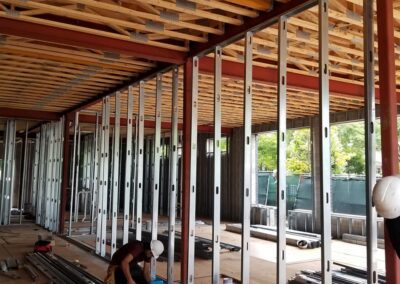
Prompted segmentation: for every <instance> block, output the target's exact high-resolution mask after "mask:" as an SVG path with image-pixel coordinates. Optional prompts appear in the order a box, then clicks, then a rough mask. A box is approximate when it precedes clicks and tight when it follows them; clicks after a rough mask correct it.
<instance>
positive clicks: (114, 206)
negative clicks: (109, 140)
mask: <svg viewBox="0 0 400 284" xmlns="http://www.w3.org/2000/svg"><path fill="white" fill-rule="evenodd" d="M120 113H121V106H120V93H119V92H117V93H116V94H115V126H114V141H113V142H114V145H113V180H112V181H113V182H112V222H111V256H112V255H113V254H114V253H115V251H116V249H117V217H118V216H117V215H118V188H119V180H118V179H119V140H120V139H119V138H120Z"/></svg>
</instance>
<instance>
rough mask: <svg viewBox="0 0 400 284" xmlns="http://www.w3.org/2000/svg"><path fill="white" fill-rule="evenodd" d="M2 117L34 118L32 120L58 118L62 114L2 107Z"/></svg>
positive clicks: (0, 111)
mask: <svg viewBox="0 0 400 284" xmlns="http://www.w3.org/2000/svg"><path fill="white" fill-rule="evenodd" d="M0 117H7V118H19V119H32V120H46V121H47V120H58V119H60V117H61V115H60V114H59V113H57V112H50V111H40V110H29V109H16V108H6V107H0Z"/></svg>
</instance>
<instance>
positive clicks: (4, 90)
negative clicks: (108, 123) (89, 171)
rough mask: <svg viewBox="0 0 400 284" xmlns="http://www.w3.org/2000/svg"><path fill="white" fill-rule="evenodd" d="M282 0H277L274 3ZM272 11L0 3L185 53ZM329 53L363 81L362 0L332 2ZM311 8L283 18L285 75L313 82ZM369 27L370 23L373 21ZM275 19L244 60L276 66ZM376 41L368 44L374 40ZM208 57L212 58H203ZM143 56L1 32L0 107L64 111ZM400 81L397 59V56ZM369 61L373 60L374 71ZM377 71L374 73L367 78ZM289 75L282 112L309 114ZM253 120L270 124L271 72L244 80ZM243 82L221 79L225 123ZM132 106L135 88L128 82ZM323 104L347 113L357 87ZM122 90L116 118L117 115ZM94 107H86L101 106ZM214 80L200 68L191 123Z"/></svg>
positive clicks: (121, 77) (203, 109) (334, 69)
mask: <svg viewBox="0 0 400 284" xmlns="http://www.w3.org/2000/svg"><path fill="white" fill-rule="evenodd" d="M279 2H284V1H279ZM394 7H395V11H394V17H395V21H396V25H399V26H400V0H396V1H394ZM269 9H273V3H272V2H269V1H261V0H246V1H239V0H225V1H221V0H219V1H208V0H191V1H187V0H171V1H167V0H163V1H159V0H145V1H139V0H129V1H127V0H126V1H125V0H122V1H121V0H120V1H113V0H101V1H95V0H56V1H49V0H24V1H19V0H0V18H9V19H17V20H18V21H22V22H25V23H26V22H28V23H32V24H42V25H45V26H52V27H58V28H62V29H66V30H72V31H78V32H84V33H87V34H93V35H100V36H104V37H107V38H113V39H119V40H123V41H128V42H137V43H141V44H145V45H147V46H149V47H159V48H163V49H166V50H173V51H179V52H189V51H190V49H191V47H192V46H194V45H196V44H202V43H206V42H207V41H208V40H209V38H210V37H214V36H220V35H223V34H224V33H225V32H226V27H227V26H229V27H232V26H239V25H242V24H243V23H244V22H245V21H246V20H248V19H250V18H256V17H258V16H259V15H260V13H262V11H266V10H269ZM329 9H330V10H329V15H330V29H329V48H330V54H329V60H330V72H331V73H330V75H331V79H334V80H335V81H337V82H344V83H347V84H352V85H357V86H362V85H363V77H364V74H363V35H362V29H363V23H362V0H331V1H330V7H329ZM317 11H318V10H317V7H314V8H311V9H309V10H307V11H305V12H302V13H300V14H298V15H297V16H295V17H292V18H290V19H289V20H288V49H287V50H288V58H287V64H288V72H290V73H292V74H299V75H302V76H307V77H310V78H313V79H315V78H316V77H317V76H318V15H317ZM375 30H376V28H375ZM277 33H278V32H277V26H276V25H274V26H272V27H268V28H266V29H264V30H262V31H260V32H257V33H256V34H255V36H254V49H253V55H254V58H253V64H254V66H257V67H260V68H269V69H272V70H276V61H277ZM395 41H396V48H395V52H396V54H398V55H399V54H400V47H399V46H400V31H398V28H397V27H396V31H395ZM243 44H244V40H243V39H242V40H239V41H237V42H235V43H233V44H230V45H229V46H226V47H224V48H223V60H225V61H226V62H236V63H243ZM375 47H377V43H376V44H375ZM208 56H210V57H212V55H208ZM157 66H158V63H157V62H155V61H152V60H146V59H143V58H139V57H135V56H132V55H127V54H120V53H115V52H105V51H104V50H99V49H96V48H91V49H88V48H84V47H79V46H74V45H66V44H60V43H52V42H49V41H39V40H36V39H32V38H28V37H24V38H22V37H18V36H10V35H1V36H0V105H1V106H2V107H8V108H16V109H26V110H30V109H33V110H43V111H53V112H59V113H63V112H66V111H68V110H70V109H73V108H74V107H76V106H77V105H79V104H82V103H83V102H86V101H89V100H90V99H92V98H95V97H96V96H98V95H100V94H104V93H107V91H108V90H113V89H114V88H115V86H119V85H121V84H123V83H124V82H126V81H129V80H131V79H132V78H135V77H140V76H141V75H143V74H145V73H147V72H149V71H150V70H154V68H155V67H157ZM396 67H397V71H398V72H396V79H397V81H398V84H399V86H400V78H399V77H400V71H399V69H400V61H399V60H396ZM377 68H378V65H377V64H376V67H375V69H376V71H377ZM182 78H183V73H182V70H180V88H179V89H180V95H179V97H180V101H179V112H180V118H181V120H182V106H183V104H182V102H183V101H182V100H183V99H182ZM378 80H379V78H378V76H376V82H378ZM163 85H164V89H163V111H162V115H163V117H164V119H165V120H167V121H169V120H170V116H171V93H170V91H171V74H170V73H166V74H164V76H163ZM300 85H301V84H299V85H297V84H296V82H293V84H289V88H288V118H289V119H295V118H297V117H304V116H309V115H315V114H317V113H318V91H317V90H315V89H305V88H302V87H301V86H300ZM253 87H254V90H253V91H254V98H253V122H254V124H260V123H269V122H274V121H276V116H277V113H276V109H277V96H276V83H273V80H271V78H265V80H257V81H255V82H254V84H253ZM242 89H243V81H242V80H240V79H237V78H232V77H227V76H224V77H223V94H222V103H223V108H222V120H223V125H224V126H226V127H235V126H239V125H241V124H242V112H243V111H242V107H243V98H242V93H243V91H242ZM154 93H155V82H154V80H149V81H148V82H147V83H146V100H145V104H146V108H145V109H146V117H147V118H148V119H149V120H153V119H154V104H155V102H154ZM134 95H135V106H134V108H135V110H134V112H135V113H136V112H137V102H138V99H137V97H138V89H137V88H135V92H134ZM330 105H331V110H332V111H333V112H339V111H346V110H351V109H357V108H361V107H363V98H362V95H360V94H349V93H348V92H343V94H341V93H340V92H339V93H338V92H335V93H332V94H331V99H330ZM125 106H126V93H123V98H122V110H123V113H122V115H125V113H126V107H125ZM100 109H101V106H100V104H95V105H92V106H90V107H89V108H87V109H86V110H85V111H86V112H88V113H94V112H96V111H100ZM212 113H213V77H212V76H211V75H210V74H209V73H204V72H203V73H201V75H200V90H199V124H204V125H211V124H212V122H213V115H212Z"/></svg>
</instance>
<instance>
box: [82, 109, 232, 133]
mask: <svg viewBox="0 0 400 284" xmlns="http://www.w3.org/2000/svg"><path fill="white" fill-rule="evenodd" d="M79 122H82V123H92V124H95V123H96V116H94V115H87V114H80V115H79ZM99 123H101V116H100V117H99ZM114 123H115V118H114V117H110V124H111V125H113V124H114ZM120 124H121V126H126V125H127V121H126V118H121V120H120ZM133 124H135V120H133ZM144 127H145V128H155V127H156V123H155V121H152V120H145V121H144ZM183 127H184V124H182V123H179V124H178V129H179V130H183ZM161 129H171V122H169V121H163V122H161ZM197 131H198V132H199V133H214V126H211V125H199V126H198V128H197ZM221 131H222V133H223V134H226V135H230V134H231V132H232V129H231V128H228V127H222V129H221Z"/></svg>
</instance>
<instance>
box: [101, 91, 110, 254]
mask: <svg viewBox="0 0 400 284" xmlns="http://www.w3.org/2000/svg"><path fill="white" fill-rule="evenodd" d="M104 104H105V108H104V109H105V115H104V116H103V120H104V131H103V134H104V152H103V154H104V165H103V188H102V190H103V193H102V195H103V198H102V219H101V245H100V255H101V256H103V257H104V256H105V255H106V238H107V204H108V199H107V196H108V186H109V183H108V180H109V175H108V167H109V144H110V97H106V98H105V99H104Z"/></svg>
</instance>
